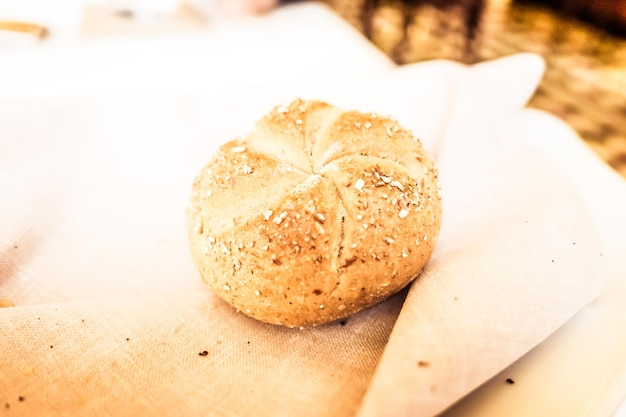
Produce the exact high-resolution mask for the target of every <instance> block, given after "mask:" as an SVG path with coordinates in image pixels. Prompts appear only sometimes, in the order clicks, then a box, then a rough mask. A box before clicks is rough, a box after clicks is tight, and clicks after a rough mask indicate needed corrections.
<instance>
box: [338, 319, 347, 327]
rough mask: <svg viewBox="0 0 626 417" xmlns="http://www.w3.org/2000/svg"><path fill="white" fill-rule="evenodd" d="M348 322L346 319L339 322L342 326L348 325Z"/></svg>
mask: <svg viewBox="0 0 626 417" xmlns="http://www.w3.org/2000/svg"><path fill="white" fill-rule="evenodd" d="M346 323H347V321H345V320H341V321H340V322H339V324H341V325H342V326H345V325H346Z"/></svg>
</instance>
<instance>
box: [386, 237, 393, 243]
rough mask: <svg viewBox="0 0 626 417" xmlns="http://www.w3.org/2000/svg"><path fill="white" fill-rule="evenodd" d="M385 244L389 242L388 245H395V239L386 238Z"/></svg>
mask: <svg viewBox="0 0 626 417" xmlns="http://www.w3.org/2000/svg"><path fill="white" fill-rule="evenodd" d="M385 242H387V244H388V245H391V244H392V243H393V239H392V238H390V237H386V238H385Z"/></svg>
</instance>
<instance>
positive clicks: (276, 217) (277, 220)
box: [272, 211, 287, 224]
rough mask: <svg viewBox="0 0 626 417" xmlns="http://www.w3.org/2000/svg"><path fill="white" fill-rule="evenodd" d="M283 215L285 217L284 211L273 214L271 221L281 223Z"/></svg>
mask: <svg viewBox="0 0 626 417" xmlns="http://www.w3.org/2000/svg"><path fill="white" fill-rule="evenodd" d="M285 217H287V212H286V211H283V212H281V213H280V214H279V215H278V216H275V217H274V220H272V221H273V222H274V223H276V224H281V223H282V221H283V219H284V218H285Z"/></svg>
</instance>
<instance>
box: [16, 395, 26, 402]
mask: <svg viewBox="0 0 626 417" xmlns="http://www.w3.org/2000/svg"><path fill="white" fill-rule="evenodd" d="M17 399H18V400H20V401H24V400H25V399H26V398H24V397H23V396H21V395H20V396H19V397H17Z"/></svg>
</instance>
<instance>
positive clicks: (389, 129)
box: [386, 125, 393, 137]
mask: <svg viewBox="0 0 626 417" xmlns="http://www.w3.org/2000/svg"><path fill="white" fill-rule="evenodd" d="M386 130H387V136H389V137H392V136H393V130H391V126H389V125H387V128H386Z"/></svg>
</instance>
